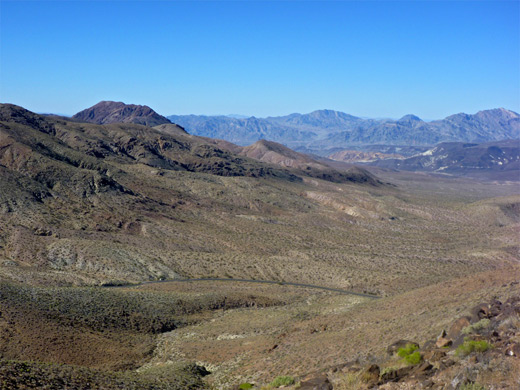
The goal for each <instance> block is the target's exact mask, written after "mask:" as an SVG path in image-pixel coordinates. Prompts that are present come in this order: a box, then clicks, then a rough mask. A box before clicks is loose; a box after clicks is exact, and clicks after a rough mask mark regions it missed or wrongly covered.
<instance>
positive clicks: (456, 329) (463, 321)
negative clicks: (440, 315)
mask: <svg viewBox="0 0 520 390" xmlns="http://www.w3.org/2000/svg"><path fill="white" fill-rule="evenodd" d="M469 320H470V317H460V318H459V319H458V320H456V321H455V322H454V323H453V324H452V325H451V327H450V330H449V331H448V334H447V338H449V339H452V340H455V339H456V338H457V337H459V335H460V332H461V331H462V329H464V328H465V327H466V326H469V325H470V322H469Z"/></svg>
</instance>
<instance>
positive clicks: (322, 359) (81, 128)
mask: <svg viewBox="0 0 520 390" xmlns="http://www.w3.org/2000/svg"><path fill="white" fill-rule="evenodd" d="M170 119H171V121H170ZM170 119H168V118H166V117H164V116H162V115H159V114H158V113H157V112H155V111H154V110H153V109H152V108H150V107H147V106H140V105H130V104H124V103H117V102H109V101H104V102H101V103H99V104H97V105H95V106H93V107H91V108H89V109H86V110H84V111H81V112H79V113H78V114H76V115H74V116H72V117H65V116H57V115H48V114H46V115H43V114H37V113H34V112H31V111H29V110H27V109H25V108H23V107H20V106H17V105H12V104H2V105H1V106H0V178H1V181H0V340H1V341H0V388H2V389H18V388H20V389H29V388H43V389H63V388H67V389H87V388H88V389H93V388H100V389H122V388H123V389H249V388H255V389H260V388H263V389H275V388H278V387H285V388H290V389H296V388H299V389H320V390H321V389H327V390H330V389H372V388H380V389H466V390H467V389H518V386H520V285H519V284H518V282H519V280H520V263H519V260H520V252H519V249H520V246H519V241H518V234H519V228H520V195H519V193H520V180H519V179H520V178H519V164H520V147H519V142H520V141H519V134H520V116H519V115H518V114H516V113H514V112H513V111H509V110H505V109H496V110H488V111H482V112H480V113H478V114H475V115H466V114H458V115H454V116H452V117H449V118H447V119H446V120H443V121H433V122H422V121H420V120H419V119H418V118H416V117H415V116H409V117H406V118H404V119H400V120H398V121H391V120H369V119H360V118H356V117H351V116H348V115H347V114H343V113H338V112H333V111H330V110H329V111H321V112H315V113H312V114H309V115H299V114H298V115H297V114H294V115H290V116H287V117H279V118H266V119H262V120H260V119H256V118H254V119H255V120H253V119H251V118H249V119H236V118H230V117H215V118H210V117H206V118H202V119H201V118H195V117H192V118H180V117H179V118H177V117H175V116H172V117H170ZM176 119H179V120H176ZM419 121H420V122H419ZM252 122H254V123H252ZM211 123H213V127H211V126H210V125H211ZM222 123H224V124H222ZM352 123H355V127H353V126H354V125H353V124H352ZM253 125H254V129H256V130H254V129H253V130H252V129H251V126H253ZM208 129H209V130H208ZM211 129H213V130H211ZM216 129H218V131H217V130H216ZM231 129H235V130H236V131H232V130H231ZM317 129H322V130H321V133H319V132H318V131H317ZM324 129H326V130H324ZM407 129H408V130H407ZM311 133H312V134H311ZM271 134H277V137H278V138H276V137H270V135H271ZM360 134H365V136H366V137H368V135H369V134H370V137H371V138H370V139H369V138H364V139H360V138H359V137H360ZM421 134H423V135H426V136H425V137H422V136H421ZM240 137H241V138H240ZM284 137H285V138H284ZM410 137H411V138H410ZM224 138H225V139H224ZM340 139H341V140H343V141H338V140H340ZM412 139H413V140H415V141H414V142H412ZM302 140H306V142H305V143H304V142H302ZM233 141H235V142H238V144H237V143H234V142H233ZM311 141H312V142H311ZM347 141H348V142H347ZM342 142H347V143H344V144H342ZM267 282H268V283H267Z"/></svg>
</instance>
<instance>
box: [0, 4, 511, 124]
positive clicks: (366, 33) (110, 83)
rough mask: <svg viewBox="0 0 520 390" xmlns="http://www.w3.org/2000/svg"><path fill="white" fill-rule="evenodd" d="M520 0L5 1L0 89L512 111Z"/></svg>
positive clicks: (183, 109)
mask: <svg viewBox="0 0 520 390" xmlns="http://www.w3.org/2000/svg"><path fill="white" fill-rule="evenodd" d="M519 4H520V2H518V1H504V2H502V1H490V2H486V1H478V2H469V1H457V2H441V1H432V2H425V1H422V2H390V1H385V2H375V1H370V2H354V1H346V2H339V1H335V2H309V1H307V2H295V1H287V2H280V1H279V2H251V1H246V2H216V1H208V2H169V1H159V2H153V1H140V2H130V1H113V2H103V1H91V2H81V1H70V2H65V1H58V2H46V1H32V2H23V1H5V0H1V1H0V18H1V19H0V34H1V35H0V101H1V102H9V103H15V104H18V105H21V106H24V107H26V108H28V109H30V110H33V111H36V112H55V113H62V114H74V113H76V112H77V111H80V110H82V109H84V108H86V107H89V106H91V105H93V104H95V103H97V102H98V101H100V100H117V101H124V102H126V103H135V104H146V105H149V106H151V107H152V108H154V109H155V110H156V111H158V112H159V113H161V114H163V115H170V114H190V113H194V114H246V115H255V116H268V115H283V114H289V113H292V112H301V113H305V112H310V111H313V110H316V109H322V108H329V109H336V110H340V111H344V112H347V113H350V114H353V115H358V116H368V117H394V118H398V117H401V116H402V115H405V114H408V113H414V114H416V115H418V116H420V117H422V118H426V119H437V118H442V117H445V116H447V115H450V114H453V113H457V112H467V113H474V112H476V111H478V110H481V109H487V108H495V107H505V108H508V109H512V110H514V111H517V112H519V111H520V29H519V20H520V7H519Z"/></svg>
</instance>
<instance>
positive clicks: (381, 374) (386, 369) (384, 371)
mask: <svg viewBox="0 0 520 390" xmlns="http://www.w3.org/2000/svg"><path fill="white" fill-rule="evenodd" d="M397 370H398V367H393V366H389V367H385V368H383V369H382V370H381V372H380V373H379V377H380V378H382V377H383V375H385V374H389V373H391V372H394V371H397Z"/></svg>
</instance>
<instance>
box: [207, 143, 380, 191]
mask: <svg viewBox="0 0 520 390" xmlns="http://www.w3.org/2000/svg"><path fill="white" fill-rule="evenodd" d="M208 140H209V142H211V143H213V144H215V145H218V146H219V147H221V148H223V149H225V150H228V151H230V152H232V153H236V154H238V155H240V156H245V157H249V158H252V159H255V160H258V161H262V162H265V163H270V164H274V165H278V166H281V167H285V168H289V169H292V170H295V172H304V174H305V176H310V177H314V178H318V179H323V180H327V181H332V182H349V181H350V182H356V183H368V184H371V185H378V184H381V183H380V182H379V181H378V180H377V179H376V178H375V177H374V176H373V175H372V174H371V173H369V172H368V171H366V170H365V169H362V168H359V167H354V166H352V167H348V168H344V169H341V170H338V169H335V168H333V167H331V166H329V165H327V164H326V163H323V162H320V161H317V160H315V159H313V158H312V157H310V156H308V155H306V154H303V153H298V152H295V151H294V150H292V149H289V148H288V147H286V146H284V145H282V144H279V143H277V142H273V141H266V140H263V139H262V140H260V141H257V142H255V143H254V144H252V145H250V146H245V147H242V146H238V145H235V144H232V143H230V142H227V141H224V140H216V139H208Z"/></svg>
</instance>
